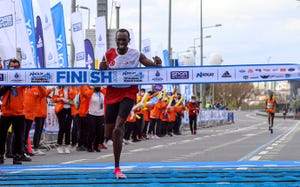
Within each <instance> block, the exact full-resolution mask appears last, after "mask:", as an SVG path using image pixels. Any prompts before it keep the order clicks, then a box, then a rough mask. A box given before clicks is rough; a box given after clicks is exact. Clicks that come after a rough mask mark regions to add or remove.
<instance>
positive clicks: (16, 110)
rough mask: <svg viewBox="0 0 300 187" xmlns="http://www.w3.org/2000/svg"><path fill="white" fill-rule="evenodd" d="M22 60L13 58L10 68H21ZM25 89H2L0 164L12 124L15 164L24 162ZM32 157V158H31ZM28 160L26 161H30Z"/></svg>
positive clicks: (5, 87) (0, 92)
mask: <svg viewBox="0 0 300 187" xmlns="http://www.w3.org/2000/svg"><path fill="white" fill-rule="evenodd" d="M20 66H21V64H20V61H18V60H17V59H11V60H10V61H9V64H8V68H10V69H18V68H20ZM24 90H25V87H23V86H4V87H2V88H1V89H0V96H2V106H1V110H2V115H1V118H0V124H1V125H0V164H3V163H4V153H5V142H6V136H7V130H8V128H9V126H10V125H11V124H12V127H13V128H12V129H13V132H14V136H15V139H14V141H15V142H14V143H13V145H12V146H13V150H14V152H15V155H14V158H13V164H22V162H21V161H22V160H23V158H24V159H25V157H24V149H23V148H24V129H25V116H24V104H23V102H24ZM29 159H30V158H29ZM29 159H28V160H26V161H29Z"/></svg>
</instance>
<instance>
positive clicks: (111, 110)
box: [105, 98, 134, 124]
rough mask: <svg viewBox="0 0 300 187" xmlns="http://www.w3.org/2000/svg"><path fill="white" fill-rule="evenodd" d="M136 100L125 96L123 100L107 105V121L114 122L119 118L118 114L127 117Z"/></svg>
mask: <svg viewBox="0 0 300 187" xmlns="http://www.w3.org/2000/svg"><path fill="white" fill-rule="evenodd" d="M133 104H134V100H132V99H129V98H124V99H123V100H122V101H120V102H118V103H114V104H107V105H106V115H105V123H106V124H114V123H115V122H116V120H117V116H120V117H122V118H123V119H125V120H126V119H127V117H128V115H129V113H130V111H131V109H132V107H133Z"/></svg>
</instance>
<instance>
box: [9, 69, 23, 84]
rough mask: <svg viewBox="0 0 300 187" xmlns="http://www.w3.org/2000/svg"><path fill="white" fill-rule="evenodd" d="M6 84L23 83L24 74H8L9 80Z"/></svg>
mask: <svg viewBox="0 0 300 187" xmlns="http://www.w3.org/2000/svg"><path fill="white" fill-rule="evenodd" d="M8 82H10V83H25V82H26V81H25V72H24V71H21V72H9V79H8Z"/></svg>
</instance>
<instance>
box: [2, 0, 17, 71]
mask: <svg viewBox="0 0 300 187" xmlns="http://www.w3.org/2000/svg"><path fill="white" fill-rule="evenodd" d="M0 20H1V21H0V36H1V37H0V57H1V58H2V60H3V65H4V66H5V67H6V65H7V63H8V61H9V59H11V58H16V56H17V50H16V48H17V46H16V45H17V44H16V43H17V42H16V34H15V33H16V25H15V8H14V2H12V1H7V0H0Z"/></svg>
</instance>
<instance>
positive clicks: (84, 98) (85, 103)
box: [78, 86, 93, 117]
mask: <svg viewBox="0 0 300 187" xmlns="http://www.w3.org/2000/svg"><path fill="white" fill-rule="evenodd" d="M89 92H90V87H89V86H80V87H79V94H80V95H79V109H78V114H79V116H80V117H86V115H87V113H88V110H89V103H90V100H89V99H90V98H88V95H89ZM91 93H92V94H93V92H91Z"/></svg>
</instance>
